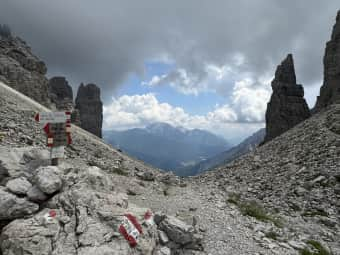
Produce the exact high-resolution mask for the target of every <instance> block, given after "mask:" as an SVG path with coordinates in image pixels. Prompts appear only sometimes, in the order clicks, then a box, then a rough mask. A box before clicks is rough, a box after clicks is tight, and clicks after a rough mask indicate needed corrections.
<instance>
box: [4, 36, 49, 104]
mask: <svg viewBox="0 0 340 255" xmlns="http://www.w3.org/2000/svg"><path fill="white" fill-rule="evenodd" d="M46 71H47V68H46V66H45V64H44V62H43V61H41V60H40V59H39V58H38V57H36V56H35V55H33V53H32V51H31V49H30V47H29V46H28V45H27V44H26V43H25V42H24V41H23V40H21V39H20V38H18V37H12V36H11V35H10V34H8V33H7V36H3V35H2V36H0V81H3V82H4V83H6V84H8V85H9V86H11V87H12V88H14V89H16V90H18V91H20V92H21V93H23V94H25V95H26V96H29V97H31V98H33V99H34V100H36V101H37V102H39V103H41V104H44V105H45V106H49V103H50V102H49V99H48V98H49V97H48V80H47V78H46V77H45V74H46Z"/></svg>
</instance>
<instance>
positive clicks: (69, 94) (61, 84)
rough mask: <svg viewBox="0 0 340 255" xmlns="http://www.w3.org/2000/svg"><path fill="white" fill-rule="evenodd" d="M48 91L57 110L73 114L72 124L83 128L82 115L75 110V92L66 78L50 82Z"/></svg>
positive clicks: (54, 78)
mask: <svg viewBox="0 0 340 255" xmlns="http://www.w3.org/2000/svg"><path fill="white" fill-rule="evenodd" d="M48 89H49V94H50V98H51V101H52V103H53V104H55V107H56V108H57V110H61V111H70V112H72V115H71V119H72V123H73V124H76V125H78V126H81V123H80V114H79V111H78V110H77V109H75V104H74V102H73V90H72V87H71V86H70V85H69V83H68V81H67V80H66V78H65V77H62V76H56V77H53V78H51V79H50V80H49V83H48Z"/></svg>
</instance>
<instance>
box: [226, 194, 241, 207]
mask: <svg viewBox="0 0 340 255" xmlns="http://www.w3.org/2000/svg"><path fill="white" fill-rule="evenodd" d="M240 199H241V195H240V194H238V193H229V196H228V199H227V202H229V203H231V204H235V205H238V203H239V202H240Z"/></svg>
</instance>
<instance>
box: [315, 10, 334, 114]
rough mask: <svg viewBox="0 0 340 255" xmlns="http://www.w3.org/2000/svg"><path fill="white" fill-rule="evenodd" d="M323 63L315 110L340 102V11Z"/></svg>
mask: <svg viewBox="0 0 340 255" xmlns="http://www.w3.org/2000/svg"><path fill="white" fill-rule="evenodd" d="M323 64H324V82H323V85H322V87H321V89H320V96H318V99H317V102H316V105H315V108H314V111H315V112H317V111H320V110H321V109H322V108H324V107H326V106H328V105H330V104H333V103H335V102H340V11H338V15H337V17H336V23H335V25H334V27H333V32H332V37H331V40H330V41H329V42H327V45H326V52H325V56H324V59H323Z"/></svg>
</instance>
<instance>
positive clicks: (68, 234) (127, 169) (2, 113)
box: [0, 84, 206, 255]
mask: <svg viewBox="0 0 340 255" xmlns="http://www.w3.org/2000/svg"><path fill="white" fill-rule="evenodd" d="M0 92H1V93H0V99H1V100H0V118H1V119H6V120H8V122H5V123H2V122H1V123H0V132H2V134H5V136H4V137H3V138H2V139H1V140H0V166H1V168H0V169H1V174H2V175H1V176H2V179H1V181H0V232H1V234H0V251H1V254H2V255H14V254H22V255H29V254H37V255H46V254H53V255H60V254H61V255H63V254H65V255H66V254H67V255H72V254H74V255H75V254H82V255H85V254H86V255H87V254H89V255H90V254H91V255H92V254H98V255H100V254H102V255H105V254H117V255H118V254H119V255H123V254H127V255H138V254H139V255H152V254H162V253H164V252H166V253H165V254H169V252H170V254H206V253H205V252H202V251H200V250H201V247H202V246H201V241H202V240H201V239H199V238H197V236H195V238H196V239H194V241H193V242H191V243H190V245H191V246H190V247H189V246H187V247H184V246H183V245H182V244H181V243H176V242H175V241H171V244H170V243H169V244H162V243H161V242H160V240H159V237H158V231H160V229H159V227H158V226H157V225H156V224H152V221H151V223H148V222H147V221H146V220H145V219H144V215H145V213H146V212H148V211H152V209H150V208H145V207H144V206H137V205H134V203H132V202H131V201H130V199H129V197H128V195H127V193H128V189H133V190H139V192H137V193H139V194H144V193H145V192H144V190H146V189H149V188H150V187H148V186H151V187H153V186H154V185H157V183H161V182H160V179H161V177H162V176H163V174H162V173H160V172H159V171H157V170H155V169H152V168H151V167H148V166H146V165H144V164H143V163H141V162H139V161H136V160H132V159H130V158H129V157H127V156H125V155H123V154H121V153H119V152H117V151H116V150H114V149H112V147H110V146H108V145H106V144H104V143H103V142H102V141H101V140H100V139H98V138H96V137H95V136H93V135H91V134H90V133H88V132H86V131H84V130H82V129H80V128H77V127H75V126H74V127H73V128H72V129H73V138H74V144H73V145H72V146H70V147H69V148H67V150H66V154H67V159H65V160H64V161H62V163H61V165H60V166H58V167H51V166H46V161H49V160H47V159H46V157H47V158H48V151H45V150H44V147H45V145H44V144H45V143H46V140H45V137H44V134H43V131H42V130H41V126H39V124H38V123H36V122H35V121H34V120H33V116H34V112H35V111H37V110H42V109H37V108H36V105H35V106H33V105H31V104H30V103H27V102H25V100H19V101H18V102H17V103H15V104H13V103H11V102H13V100H18V95H13V94H11V93H9V91H5V90H2V89H1V84H0ZM22 109H25V110H24V111H23V110H22ZM9 122H11V123H12V122H13V123H16V124H15V125H12V124H9ZM28 136H29V137H31V138H32V140H33V141H34V142H33V146H27V144H26V142H27V141H26V140H25V139H22V137H28ZM33 137H34V139H33ZM46 152H47V155H46ZM137 172H138V173H141V174H139V176H137ZM143 173H149V174H143ZM140 176H142V177H143V176H152V177H153V178H147V179H148V180H143V179H141V177H140ZM18 178H19V179H20V178H22V180H24V178H25V180H27V181H28V182H29V185H30V188H29V189H28V191H27V192H26V193H24V192H20V194H17V193H18V192H17V190H16V189H13V188H11V189H9V188H8V187H12V186H13V185H12V184H13V182H14V183H15V182H17V180H18ZM20 180H21V179H20ZM25 191H26V190H25ZM51 212H55V213H56V216H55V217H54V218H52V219H47V218H46V217H47V216H48V214H50V213H51ZM126 213H131V214H132V215H134V216H135V217H137V220H138V221H139V222H140V224H141V225H142V229H143V234H141V235H140V237H139V239H138V245H137V247H135V248H132V247H130V246H129V244H128V242H127V241H126V240H125V239H124V237H123V236H122V235H121V234H120V233H119V232H118V228H119V226H120V224H121V223H122V220H123V216H124V214H126ZM180 224H182V225H185V223H183V222H181V223H180ZM183 234H184V235H186V234H187V233H185V232H184V233H183ZM190 234H191V232H190ZM168 246H169V247H168ZM198 248H199V249H200V250H197V249H198Z"/></svg>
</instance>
